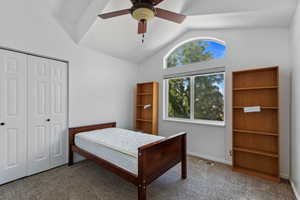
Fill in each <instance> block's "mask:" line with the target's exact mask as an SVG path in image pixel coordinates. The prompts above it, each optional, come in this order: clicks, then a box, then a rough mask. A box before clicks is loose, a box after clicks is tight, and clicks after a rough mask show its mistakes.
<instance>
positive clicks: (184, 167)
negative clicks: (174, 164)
mask: <svg viewBox="0 0 300 200" xmlns="http://www.w3.org/2000/svg"><path fill="white" fill-rule="evenodd" d="M186 156H187V153H186V135H184V136H183V138H182V158H181V178H182V179H186V178H187V159H186Z"/></svg>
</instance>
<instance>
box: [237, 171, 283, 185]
mask: <svg viewBox="0 0 300 200" xmlns="http://www.w3.org/2000/svg"><path fill="white" fill-rule="evenodd" d="M232 170H233V171H234V172H239V173H243V174H247V175H249V176H255V177H258V178H262V179H265V180H267V181H273V182H280V178H279V176H271V175H268V174H265V173H261V172H257V171H252V170H249V169H244V168H240V167H233V168H232Z"/></svg>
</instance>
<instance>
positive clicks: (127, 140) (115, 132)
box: [75, 128, 164, 175]
mask: <svg viewBox="0 0 300 200" xmlns="http://www.w3.org/2000/svg"><path fill="white" fill-rule="evenodd" d="M161 139H164V137H161V136H154V135H149V134H143V133H141V132H135V131H130V130H125V129H120V128H107V129H101V130H95V131H89V132H82V133H79V134H76V136H75V144H76V146H78V147H79V148H81V149H83V150H85V151H87V152H89V153H91V154H93V155H95V156H97V157H99V158H102V159H104V160H106V161H108V162H110V163H113V164H115V165H117V166H118V167H120V168H122V169H125V170H127V171H129V172H131V173H134V174H136V175H138V148H139V147H141V146H143V145H145V144H149V143H152V142H156V141H159V140H161Z"/></svg>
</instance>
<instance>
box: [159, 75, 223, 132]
mask: <svg viewBox="0 0 300 200" xmlns="http://www.w3.org/2000/svg"><path fill="white" fill-rule="evenodd" d="M215 74H223V76H224V107H223V113H224V120H223V121H217V120H201V119H195V116H194V113H195V111H194V108H195V77H199V76H209V75H215ZM178 78H190V84H191V86H190V89H191V96H190V119H185V118H175V117H169V115H168V113H169V112H168V109H169V80H172V79H178ZM163 87H164V90H163V120H164V121H171V122H182V123H192V124H202V125H210V126H221V127H224V126H225V125H226V109H225V107H226V72H225V71H223V72H213V73H204V74H198V75H186V76H177V77H172V78H167V79H164V80H163Z"/></svg>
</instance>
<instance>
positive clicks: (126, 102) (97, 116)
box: [0, 0, 137, 127]
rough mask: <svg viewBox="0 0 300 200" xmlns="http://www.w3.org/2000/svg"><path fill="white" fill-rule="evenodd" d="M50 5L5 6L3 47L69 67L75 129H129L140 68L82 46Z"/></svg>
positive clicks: (34, 1)
mask: <svg viewBox="0 0 300 200" xmlns="http://www.w3.org/2000/svg"><path fill="white" fill-rule="evenodd" d="M47 6H48V5H47V1H40V0H26V1H25V0H23V1H21V0H8V1H1V6H0V24H1V32H0V46H2V47H9V48H14V49H18V50H24V51H28V52H33V53H37V54H41V55H45V56H50V57H56V58H60V59H64V60H68V61H69V62H70V66H69V70H70V71H69V79H70V82H69V84H70V87H69V88H70V106H69V108H70V125H71V126H78V125H85V124H93V123H99V122H108V121H117V122H118V124H119V126H121V127H131V126H132V124H133V122H132V119H133V116H132V110H133V103H132V102H133V99H134V98H133V92H134V87H135V83H136V73H137V65H134V64H131V63H129V62H126V61H122V60H119V59H116V58H113V57H111V56H108V55H104V54H101V53H98V52H94V51H91V50H88V49H86V48H83V47H80V46H78V45H77V44H75V43H74V42H73V41H72V39H71V38H70V37H69V36H68V35H67V34H66V33H65V32H64V30H63V29H62V28H61V27H60V26H59V25H58V23H57V21H56V20H55V18H54V17H52V14H51V13H50V12H49V8H48V7H47ZM99 37H101V35H99Z"/></svg>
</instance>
